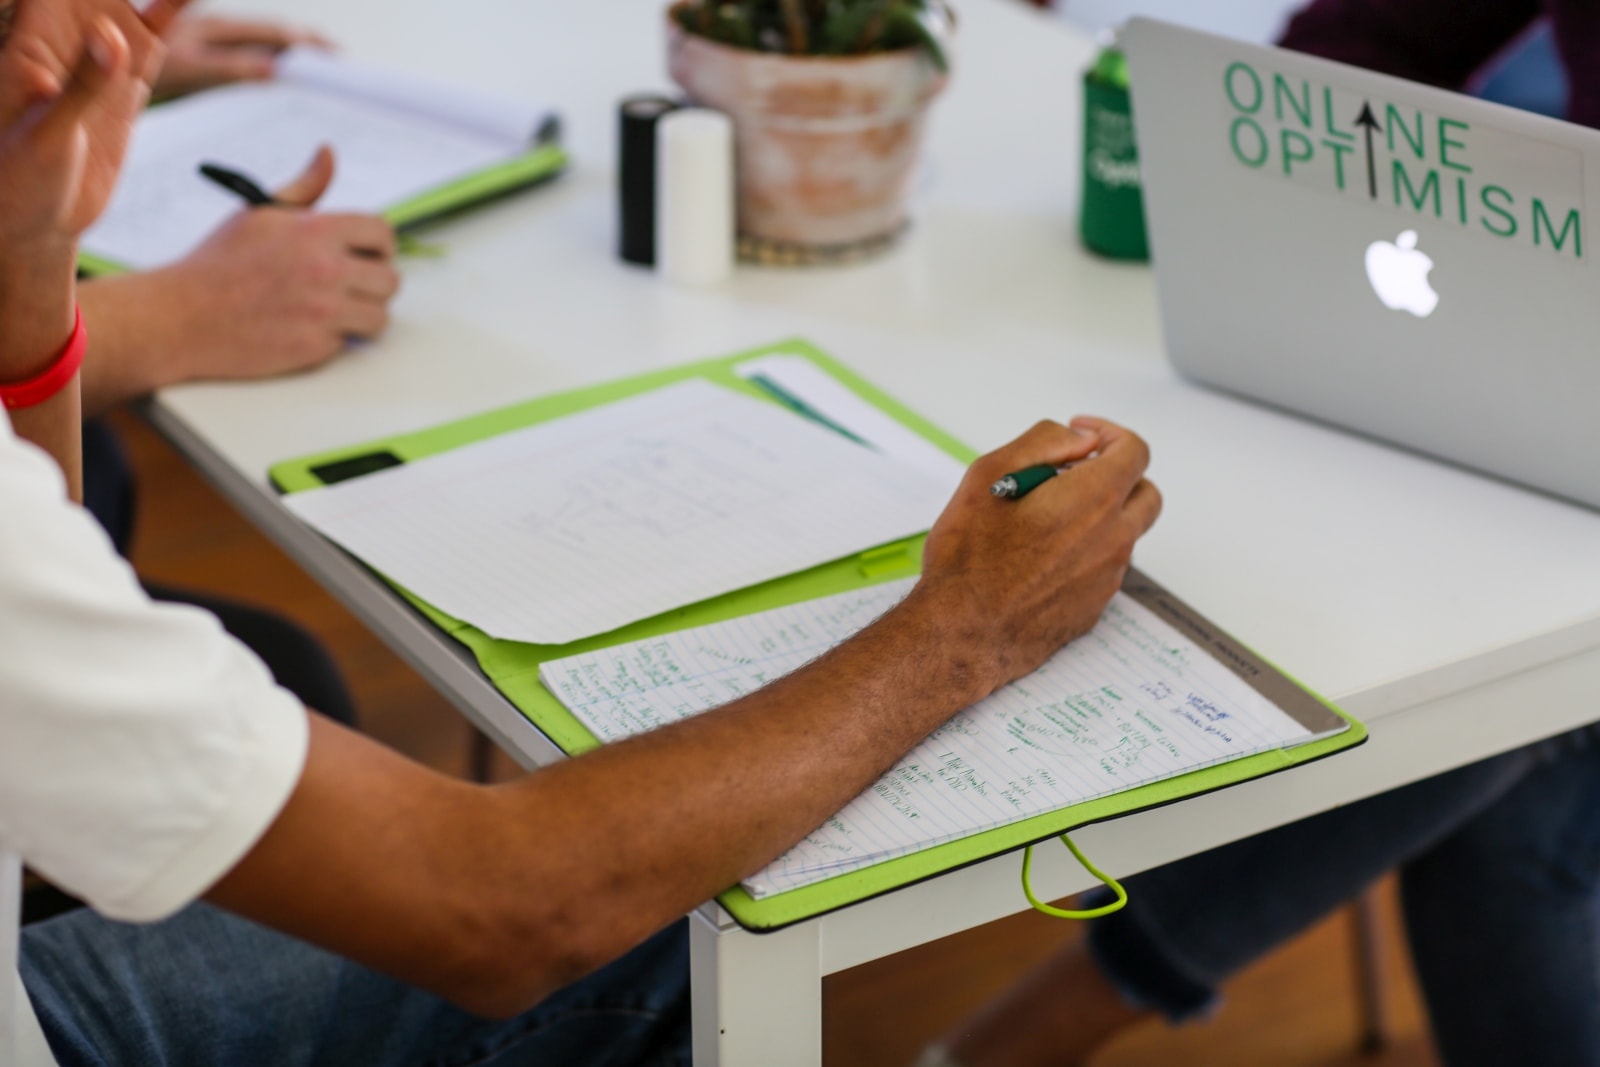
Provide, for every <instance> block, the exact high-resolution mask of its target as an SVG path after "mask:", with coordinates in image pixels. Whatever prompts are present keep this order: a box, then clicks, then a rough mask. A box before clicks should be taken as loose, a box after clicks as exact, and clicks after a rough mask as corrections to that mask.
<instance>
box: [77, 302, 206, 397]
mask: <svg viewBox="0 0 1600 1067" xmlns="http://www.w3.org/2000/svg"><path fill="white" fill-rule="evenodd" d="M168 289H169V285H168V272H167V271H151V272H149V273H144V274H122V275H116V276H114V277H109V278H95V279H91V280H88V281H85V282H82V283H81V284H80V285H79V286H78V303H79V306H80V307H82V309H83V320H84V324H85V325H86V326H88V328H89V336H90V338H91V339H92V341H93V343H92V344H91V345H90V347H89V354H88V356H87V358H86V359H85V360H84V364H83V411H84V415H85V416H86V417H87V418H94V417H95V416H97V415H101V414H104V413H105V412H107V411H109V410H111V409H112V408H115V407H117V406H119V405H121V404H124V403H127V402H128V401H129V400H133V399H136V398H138V397H141V396H145V395H147V394H149V393H152V392H155V391H156V390H157V389H161V388H163V387H165V386H168V385H175V384H177V383H178V382H181V381H185V380H187V379H188V378H189V377H190V374H189V372H188V370H187V364H186V359H187V357H188V356H189V354H190V353H189V352H188V351H187V349H186V348H185V345H186V343H187V341H186V335H187V334H188V332H189V331H187V330H185V329H184V321H183V316H184V314H185V307H186V304H185V301H184V300H182V299H177V300H172V299H168V297H169V295H171V294H169V292H168Z"/></svg>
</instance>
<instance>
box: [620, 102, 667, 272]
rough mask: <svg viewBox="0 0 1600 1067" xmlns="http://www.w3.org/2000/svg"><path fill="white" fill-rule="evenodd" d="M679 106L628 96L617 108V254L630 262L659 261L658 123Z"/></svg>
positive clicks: (653, 263) (644, 264)
mask: <svg viewBox="0 0 1600 1067" xmlns="http://www.w3.org/2000/svg"><path fill="white" fill-rule="evenodd" d="M677 107H678V102H677V101H676V100H673V99H671V98H670V97H666V96H656V95H645V96H630V97H627V98H626V99H624V100H623V101H622V104H621V106H620V107H619V108H618V109H617V117H618V130H619V133H618V138H619V140H618V148H617V171H618V174H619V177H620V180H619V182H618V192H619V197H618V204H619V208H620V211H619V217H620V220H621V223H620V226H619V230H620V233H621V237H620V240H619V242H618V248H617V254H618V255H620V256H621V257H622V258H623V259H625V260H627V261H628V262H629V263H639V264H642V265H643V266H646V267H652V266H654V265H655V262H656V122H657V121H658V120H659V119H660V118H661V116H662V115H665V114H666V113H667V112H669V111H673V110H676V108H677Z"/></svg>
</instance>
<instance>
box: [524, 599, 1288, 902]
mask: <svg viewBox="0 0 1600 1067" xmlns="http://www.w3.org/2000/svg"><path fill="white" fill-rule="evenodd" d="M914 584H915V579H907V580H904V581H898V582H890V583H885V584H882V585H878V586H874V587H871V588H868V589H864V590H859V591H856V592H852V593H844V594H840V595H838V596H832V597H824V598H822V599H818V600H813V601H810V602H807V603H803V604H797V605H794V606H792V607H787V608H780V609H778V610H775V611H769V612H764V613H761V614H757V615H751V616H747V617H745V618H741V619H734V620H731V621H728V622H723V623H717V624H714V625H711V626H704V627H700V628H698V629H693V630H684V631H680V632H678V633H673V634H668V635H666V636H664V637H655V638H649V639H646V640H642V641H635V642H632V643H630V644H625V645H617V646H614V647H611V648H607V649H603V650H601V651H598V652H591V653H586V654H582V655H577V656H571V657H567V658H565V659H557V660H551V661H548V662H546V663H545V664H543V665H542V666H541V668H540V671H539V677H540V680H541V681H542V682H543V683H544V684H545V686H546V688H548V689H549V690H550V691H551V692H552V693H554V694H555V695H556V697H557V698H558V699H559V700H560V701H561V702H562V703H563V704H564V705H566V706H567V708H568V709H570V710H571V711H572V713H573V714H574V715H576V716H577V717H578V719H579V720H581V721H582V722H583V723H584V725H586V726H587V727H589V729H590V730H592V731H593V732H594V733H595V735H596V736H597V737H599V738H600V739H601V740H604V741H614V740H617V739H619V738H622V737H626V736H628V735H630V734H636V733H641V732H643V731H646V730H651V729H654V728H656V727H658V726H661V725H664V724H666V723H670V722H675V721H677V720H679V719H683V718H687V717H689V716H691V715H696V714H699V713H700V712H703V711H706V710H709V709H711V708H714V707H717V706H718V705H721V704H725V703H727V702H729V701H731V700H735V699H737V698H739V697H741V696H743V695H745V694H746V693H749V692H751V691H753V690H755V689H758V688H760V687H761V686H763V685H765V684H767V683H768V682H771V681H773V680H774V679H777V678H780V677H782V676H783V675H785V674H787V673H789V672H790V671H793V670H795V669H796V668H798V667H800V666H801V665H802V664H805V663H807V662H809V661H810V660H812V659H815V658H816V657H817V656H819V655H821V654H822V653H823V652H826V651H827V650H828V649H830V648H832V647H833V646H834V645H836V644H838V643H839V642H840V641H843V640H844V639H846V638H848V637H849V636H850V635H851V634H854V633H855V632H857V631H858V630H860V629H861V628H863V627H864V626H866V625H867V624H868V623H870V622H872V621H873V620H874V619H876V618H877V617H878V616H880V615H882V614H883V613H884V612H885V611H887V610H889V608H891V607H893V606H894V605H895V604H896V603H898V602H899V601H900V600H901V599H902V598H903V597H904V596H905V595H906V594H907V593H908V592H910V590H911V588H912V586H913V585H914ZM1313 739H1314V737H1313V734H1312V733H1311V731H1310V730H1309V729H1307V728H1306V727H1305V726H1303V725H1301V724H1300V723H1298V722H1296V721H1295V720H1294V719H1293V718H1291V717H1290V716H1289V715H1288V714H1286V713H1285V712H1284V711H1282V710H1280V709H1279V708H1278V707H1276V706H1275V705H1273V704H1272V703H1271V702H1270V701H1268V700H1267V699H1266V698H1265V697H1263V696H1262V695H1261V694H1259V693H1257V692H1256V691H1255V690H1254V689H1252V688H1250V687H1249V686H1248V685H1246V684H1245V683H1244V682H1243V681H1242V680H1240V679H1239V677H1238V676H1236V675H1235V674H1233V673H1232V672H1231V671H1229V670H1228V669H1227V668H1226V667H1224V666H1223V665H1222V664H1221V663H1219V662H1218V661H1217V660H1215V659H1213V658H1212V657H1211V656H1210V655H1208V654H1207V653H1206V652H1205V651H1204V650H1202V649H1201V648H1199V647H1197V646H1196V644H1195V643H1194V642H1193V641H1191V640H1189V639H1188V638H1187V637H1185V636H1184V635H1182V634H1181V633H1179V632H1178V631H1177V630H1176V629H1174V628H1173V627H1172V626H1171V625H1169V624H1168V623H1166V622H1165V621H1163V620H1162V619H1160V618H1158V617H1157V616H1156V615H1155V614H1154V613H1153V612H1151V611H1150V610H1149V609H1148V608H1146V607H1144V606H1143V605H1142V604H1140V603H1138V602H1137V601H1135V600H1133V599H1131V598H1130V597H1128V596H1126V595H1124V594H1121V593H1119V594H1117V596H1116V597H1115V598H1113V600H1112V601H1111V604H1110V606H1109V607H1108V608H1107V609H1106V612H1105V614H1104V615H1103V616H1102V617H1101V619H1100V622H1099V624H1098V625H1097V626H1096V627H1095V628H1094V630H1093V631H1091V632H1090V633H1089V634H1087V635H1086V636H1084V637H1082V638H1080V639H1078V640H1077V641H1074V642H1073V643H1072V644H1070V645H1068V646H1067V647H1065V648H1063V649H1062V650H1061V651H1059V652H1058V653H1056V655H1055V656H1054V657H1052V658H1051V659H1050V660H1049V661H1048V662H1047V663H1046V664H1045V665H1044V666H1043V667H1041V668H1040V669H1039V670H1037V671H1035V672H1034V673H1033V674H1030V675H1028V676H1027V677H1025V678H1022V679H1020V680H1018V681H1016V682H1013V683H1012V684H1011V685H1008V686H1006V687H1004V688H1003V689H1001V690H1000V691H998V692H996V693H995V694H994V695H993V696H990V697H989V698H988V699H986V700H983V701H981V702H980V703H978V704H975V705H973V706H972V707H971V708H968V709H967V710H966V711H964V712H961V713H960V714H958V715H956V716H955V717H954V718H952V719H951V720H950V721H949V722H947V723H945V724H944V725H943V726H942V727H940V728H939V729H938V730H936V731H934V733H933V734H932V735H931V736H930V737H929V738H928V739H927V740H926V741H924V742H923V743H922V744H921V745H919V746H917V747H916V748H915V749H914V750H912V752H911V753H910V754H909V755H908V756H906V758H905V759H903V760H901V761H900V762H899V763H898V764H897V765H896V766H895V767H894V768H893V769H892V770H891V771H889V773H887V774H885V775H884V776H883V777H882V778H880V779H879V780H878V781H877V782H875V783H874V784H873V785H872V787H871V788H869V789H868V790H867V791H866V792H864V793H862V794H861V795H860V796H859V797H857V798H856V799H855V800H853V801H852V802H851V803H850V804H849V805H847V806H846V807H845V808H844V810H843V811H840V812H839V813H838V814H837V815H835V816H834V817H833V818H831V819H829V820H828V821H827V822H826V823H824V824H823V825H822V826H820V827H818V828H817V829H816V830H815V831H814V832H813V833H811V834H809V835H808V836H807V837H806V838H805V839H804V840H803V841H801V842H800V844H798V845H796V846H795V847H794V848H793V849H791V850H789V852H787V853H785V854H784V855H783V856H781V857H779V858H778V859H777V860H776V861H774V862H773V863H772V864H771V865H770V866H768V867H766V868H765V869H763V870H762V871H760V872H758V873H757V874H756V875H754V876H753V877H751V878H750V879H748V880H746V881H745V883H744V886H745V888H746V889H747V890H748V891H749V892H750V894H751V895H752V896H754V897H756V898H757V899H761V898H763V897H767V896H770V895H772V894H774V893H781V892H783V891H785V890H789V889H797V888H799V887H801V886H805V885H810V884H812V883H813V882H819V881H822V880H823V879H825V878H830V877H833V876H835V875H839V874H843V873H846V872H848V871H853V870H857V869H859V868H861V867H865V866H867V865H869V864H873V863H879V862H881V861H883V860H887V859H892V858H894V857H896V856H902V855H906V854H908V853H911V852H915V851H918V850H921V849H925V848H930V847H932V846H934V845H938V844H942V843H944V842H947V841H953V840H955V839H957V838H961V837H966V836H968V835H969V834H975V833H981V832H983V831H985V830H990V829H994V828H995V827H999V826H1003V825H1005V824H1007V823H1011V822H1016V821H1018V820H1021V819H1025V818H1028V817H1029V816H1033V815H1039V814H1042V813H1044V812H1048V811H1054V810H1056V809H1059V808H1063V807H1067V806H1069V805H1073V804H1078V803H1081V802H1083V801H1087V800H1093V799H1095V798H1097V797H1103V796H1106V795H1108V794H1111V793H1116V792H1121V791H1123V790H1126V789H1131V788H1134V787H1136V786H1140V785H1145V784H1147V783H1150V782H1155V781H1159V780H1161V779H1164V778H1171V777H1174V776H1176V775H1180V774H1185V773H1187V772H1189V771H1194V770H1198V769H1200V768H1202V767H1208V766H1211V765H1213V764H1216V763H1221V762H1224V761H1226V760H1232V759H1238V758H1241V757H1244V756H1250V755H1254V754H1256V753H1260V752H1266V751H1269V750H1272V749H1279V748H1285V747H1288V746H1291V745H1295V744H1299V743H1303V742H1306V741H1309V740H1313Z"/></svg>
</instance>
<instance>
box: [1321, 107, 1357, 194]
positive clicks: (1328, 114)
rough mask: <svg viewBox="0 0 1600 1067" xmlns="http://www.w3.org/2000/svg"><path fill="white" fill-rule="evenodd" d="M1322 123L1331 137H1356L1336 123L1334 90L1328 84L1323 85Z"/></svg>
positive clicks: (1345, 138) (1346, 139) (1348, 139)
mask: <svg viewBox="0 0 1600 1067" xmlns="http://www.w3.org/2000/svg"><path fill="white" fill-rule="evenodd" d="M1322 125H1323V127H1324V128H1325V129H1326V130H1327V131H1328V136H1329V137H1338V138H1340V139H1342V140H1345V141H1354V140H1355V139H1356V135H1355V134H1353V133H1351V132H1350V131H1349V130H1341V129H1340V128H1339V127H1338V126H1336V125H1335V124H1334V121H1333V90H1332V89H1331V88H1329V87H1328V86H1326V85H1324V86H1323V87H1322ZM1341 188H1342V186H1341Z"/></svg>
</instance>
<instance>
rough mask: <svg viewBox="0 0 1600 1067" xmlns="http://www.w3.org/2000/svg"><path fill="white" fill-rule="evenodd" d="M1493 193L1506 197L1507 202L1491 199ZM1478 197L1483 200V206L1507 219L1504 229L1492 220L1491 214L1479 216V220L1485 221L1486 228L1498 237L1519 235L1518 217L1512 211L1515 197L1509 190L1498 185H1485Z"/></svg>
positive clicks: (1484, 226)
mask: <svg viewBox="0 0 1600 1067" xmlns="http://www.w3.org/2000/svg"><path fill="white" fill-rule="evenodd" d="M1491 193H1497V194H1499V195H1500V196H1501V197H1504V198H1505V203H1503V204H1496V203H1495V202H1494V201H1493V200H1492V199H1490V194H1491ZM1478 199H1479V200H1482V201H1483V206H1484V207H1485V208H1487V209H1488V210H1490V211H1492V212H1494V213H1495V214H1496V215H1499V216H1500V218H1501V219H1503V220H1505V223H1504V226H1505V228H1504V229H1502V228H1501V227H1499V226H1496V225H1495V224H1494V223H1492V222H1490V221H1489V216H1487V215H1480V216H1479V217H1478V221H1479V222H1481V223H1483V228H1484V229H1486V230H1488V231H1489V232H1490V233H1492V234H1494V235H1495V236H1496V237H1515V236H1516V235H1517V217H1516V216H1515V215H1513V214H1512V213H1511V205H1512V203H1513V202H1514V200H1515V198H1514V197H1513V196H1512V195H1511V194H1510V193H1509V192H1507V191H1506V190H1504V189H1502V188H1501V187H1500V186H1498V185H1485V186H1484V187H1483V190H1482V191H1481V192H1479V193H1478Z"/></svg>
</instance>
